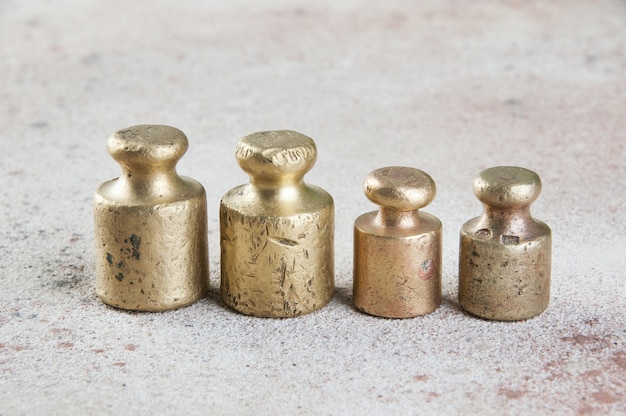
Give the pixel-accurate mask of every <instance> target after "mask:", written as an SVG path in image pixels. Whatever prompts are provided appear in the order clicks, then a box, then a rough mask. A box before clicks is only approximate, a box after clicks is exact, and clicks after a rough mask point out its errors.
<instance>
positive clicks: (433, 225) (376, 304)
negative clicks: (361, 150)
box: [353, 166, 442, 318]
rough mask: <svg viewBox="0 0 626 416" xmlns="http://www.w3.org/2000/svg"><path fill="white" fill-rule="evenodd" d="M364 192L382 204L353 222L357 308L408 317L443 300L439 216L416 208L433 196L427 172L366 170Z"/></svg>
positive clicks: (422, 311) (408, 169)
mask: <svg viewBox="0 0 626 416" xmlns="http://www.w3.org/2000/svg"><path fill="white" fill-rule="evenodd" d="M363 191H364V192H365V195H366V196H367V197H368V198H369V199H370V200H371V201H372V202H374V203H375V204H378V205H379V206H380V209H379V210H378V211H374V212H369V213H367V214H363V215H361V216H360V217H359V218H357V220H356V221H355V223H354V290H353V301H354V305H355V306H356V308H357V309H359V310H361V311H363V312H366V313H369V314H371V315H377V316H383V317H387V318H410V317H414V316H418V315H424V314H427V313H429V312H432V311H434V310H435V309H437V308H438V307H439V305H440V304H441V229H442V227H441V221H439V219H438V218H437V217H435V216H433V215H430V214H428V213H425V212H422V211H419V209H420V208H422V207H424V206H426V205H428V204H429V203H430V202H431V201H432V200H433V198H434V197H435V182H434V181H433V180H432V178H431V177H430V176H429V175H428V174H427V173H425V172H423V171H421V170H418V169H413V168H408V167H399V166H392V167H386V168H381V169H377V170H375V171H374V172H372V173H370V174H369V175H368V176H367V177H366V178H365V181H364V183H363Z"/></svg>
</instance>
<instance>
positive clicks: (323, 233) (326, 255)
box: [220, 130, 334, 318]
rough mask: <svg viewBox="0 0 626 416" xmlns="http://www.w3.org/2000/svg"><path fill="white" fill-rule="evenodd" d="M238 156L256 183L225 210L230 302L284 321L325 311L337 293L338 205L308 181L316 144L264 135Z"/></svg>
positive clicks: (225, 289) (249, 139)
mask: <svg viewBox="0 0 626 416" xmlns="http://www.w3.org/2000/svg"><path fill="white" fill-rule="evenodd" d="M235 154H236V157H237V162H238V163H239V166H241V168H242V169H243V170H244V171H245V172H246V173H247V174H248V175H249V176H250V183H248V184H245V185H241V186H238V187H236V188H234V189H232V190H230V191H229V192H227V193H226V194H225V195H224V197H223V198H222V201H221V204H220V234H221V273H222V281H221V295H222V299H223V300H224V303H226V305H228V306H230V307H231V308H233V309H235V310H237V311H239V312H241V313H244V314H246V315H254V316H259V317H276V318H288V317H293V316H298V315H301V314H305V313H309V312H312V311H315V310H317V309H319V308H321V307H322V306H324V305H326V304H327V303H328V302H329V301H330V300H331V298H332V295H333V292H334V244H333V239H334V205H333V199H332V198H331V196H330V195H329V194H328V193H327V192H326V191H324V190H323V189H321V188H318V187H316V186H312V185H307V184H305V183H304V181H303V177H304V174H305V173H306V172H308V171H309V170H310V169H311V168H312V167H313V165H314V163H315V160H316V158H317V148H316V146H315V143H314V142H313V140H312V139H311V138H309V137H307V136H304V135H302V134H300V133H297V132H295V131H288V130H284V131H266V132H258V133H253V134H250V135H248V136H246V137H244V138H243V139H241V140H240V142H239V145H238V146H237V150H236V152H235Z"/></svg>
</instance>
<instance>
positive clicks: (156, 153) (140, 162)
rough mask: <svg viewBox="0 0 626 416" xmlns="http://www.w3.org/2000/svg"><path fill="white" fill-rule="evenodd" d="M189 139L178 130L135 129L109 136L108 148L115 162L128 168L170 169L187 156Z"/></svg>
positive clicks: (157, 127) (160, 127)
mask: <svg viewBox="0 0 626 416" xmlns="http://www.w3.org/2000/svg"><path fill="white" fill-rule="evenodd" d="M188 146H189V143H188V141H187V136H185V134H184V133H183V132H182V131H180V130H178V129H177V128H175V127H170V126H160V125H140V126H132V127H128V128H126V129H123V130H119V131H116V132H115V133H113V134H112V135H111V137H109V140H108V141H107V148H108V150H109V154H110V155H111V156H112V157H113V159H115V160H117V161H118V162H119V163H120V164H121V165H123V166H126V167H128V168H133V167H135V168H137V167H142V166H146V167H154V168H157V169H158V168H159V167H161V166H166V167H171V166H173V165H175V164H176V162H177V161H178V160H179V159H180V158H181V157H182V156H183V155H184V154H185V152H186V151H187V147H188Z"/></svg>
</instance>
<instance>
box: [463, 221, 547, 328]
mask: <svg viewBox="0 0 626 416" xmlns="http://www.w3.org/2000/svg"><path fill="white" fill-rule="evenodd" d="M479 222H480V221H479V218H476V219H474V220H470V221H468V222H467V223H465V225H464V226H463V228H462V230H461V242H460V257H459V302H460V304H461V306H462V307H463V309H465V310H466V311H468V312H469V313H471V314H473V315H476V316H480V317H482V318H486V319H495V320H501V321H516V320H521V319H527V318H531V317H533V316H536V315H539V314H540V313H541V312H543V311H544V310H545V309H546V308H547V307H548V303H549V302H550V268H551V246H552V236H551V233H550V229H549V228H548V226H546V225H545V224H543V223H541V222H539V221H536V220H534V222H535V223H536V226H535V229H536V230H537V231H539V233H538V234H539V235H538V236H536V237H534V238H530V239H523V240H522V241H520V240H519V237H517V236H507V235H493V236H492V235H491V234H490V231H489V230H488V229H485V228H482V226H481V225H479Z"/></svg>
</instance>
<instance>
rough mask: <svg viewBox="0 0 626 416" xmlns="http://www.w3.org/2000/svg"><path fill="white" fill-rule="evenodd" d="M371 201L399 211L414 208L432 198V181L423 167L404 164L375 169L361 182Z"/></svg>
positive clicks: (419, 206) (434, 191) (433, 192)
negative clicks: (411, 166) (405, 165)
mask: <svg viewBox="0 0 626 416" xmlns="http://www.w3.org/2000/svg"><path fill="white" fill-rule="evenodd" d="M363 192H364V193H365V196H367V198H369V200H370V201H372V202H373V203H375V204H377V205H380V206H382V207H388V208H395V209H398V210H401V211H412V210H417V209H420V208H422V207H425V206H426V205H428V204H429V203H430V202H431V201H432V200H433V198H435V193H436V188H435V181H433V178H431V177H430V175H429V174H427V173H426V172H424V171H421V170H419V169H414V168H408V167H403V166H389V167H385V168H381V169H376V170H375V171H373V172H372V173H370V174H369V175H367V177H366V178H365V181H364V182H363Z"/></svg>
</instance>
